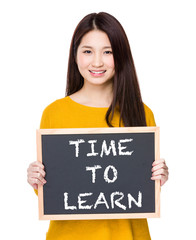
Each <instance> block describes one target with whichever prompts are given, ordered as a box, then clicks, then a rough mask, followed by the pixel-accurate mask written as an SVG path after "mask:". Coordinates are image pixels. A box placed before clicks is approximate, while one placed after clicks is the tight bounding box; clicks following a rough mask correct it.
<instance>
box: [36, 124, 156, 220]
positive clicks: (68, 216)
mask: <svg viewBox="0 0 196 240" xmlns="http://www.w3.org/2000/svg"><path fill="white" fill-rule="evenodd" d="M105 133H106V134H108V133H109V134H110V133H111V134H112V133H154V150H155V153H154V156H155V159H154V160H155V161H156V160H158V159H160V128H159V127H121V128H71V129H38V130H37V160H38V161H39V162H42V136H43V135H61V134H105ZM38 205H39V219H40V220H87V219H131V218H158V217H160V181H159V180H156V181H155V211H154V212H149V213H148V212H147V213H146V212H145V213H112V214H111V213H107V214H52V215H48V214H47V215H46V214H44V197H43V186H39V187H38Z"/></svg>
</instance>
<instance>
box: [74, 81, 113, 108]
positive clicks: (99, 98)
mask: <svg viewBox="0 0 196 240" xmlns="http://www.w3.org/2000/svg"><path fill="white" fill-rule="evenodd" d="M112 85H113V84H112V82H111V83H108V84H106V85H104V86H97V85H96V86H95V85H90V84H84V85H83V87H82V88H81V89H80V90H79V91H78V92H76V93H74V94H72V95H71V98H72V99H73V100H75V101H76V102H78V103H80V104H83V105H86V106H90V107H109V106H110V104H111V102H112V99H113V91H112V87H113V86H112Z"/></svg>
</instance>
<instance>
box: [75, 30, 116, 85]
mask: <svg viewBox="0 0 196 240" xmlns="http://www.w3.org/2000/svg"><path fill="white" fill-rule="evenodd" d="M76 62H77V65H78V69H79V71H80V74H81V75H82V76H83V78H84V83H88V84H91V85H104V84H106V83H110V82H112V78H113V76H114V73H115V69H114V58H113V54H112V48H111V44H110V41H109V38H108V36H107V34H106V33H105V32H103V31H100V30H92V31H90V32H88V33H87V34H85V35H84V36H83V38H82V40H81V43H80V45H79V46H78V49H77V57H76Z"/></svg>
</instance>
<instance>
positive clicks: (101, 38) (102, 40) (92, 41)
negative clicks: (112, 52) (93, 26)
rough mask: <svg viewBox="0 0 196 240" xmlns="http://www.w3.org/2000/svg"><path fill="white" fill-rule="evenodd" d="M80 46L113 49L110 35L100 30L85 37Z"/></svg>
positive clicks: (93, 31)
mask: <svg viewBox="0 0 196 240" xmlns="http://www.w3.org/2000/svg"><path fill="white" fill-rule="evenodd" d="M79 46H80V47H82V46H91V47H105V46H108V47H111V43H110V40H109V38H108V35H107V34H106V33H105V32H103V31H100V30H92V31H90V32H88V33H86V34H85V35H84V36H83V38H82V40H81V43H80V45H79Z"/></svg>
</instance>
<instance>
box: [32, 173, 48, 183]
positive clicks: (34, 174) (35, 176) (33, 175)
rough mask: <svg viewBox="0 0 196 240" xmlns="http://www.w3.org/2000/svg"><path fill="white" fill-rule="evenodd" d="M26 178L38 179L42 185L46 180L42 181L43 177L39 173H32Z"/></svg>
mask: <svg viewBox="0 0 196 240" xmlns="http://www.w3.org/2000/svg"><path fill="white" fill-rule="evenodd" d="M28 178H37V179H39V180H40V181H41V182H42V183H46V180H45V179H44V177H43V175H42V174H41V173H37V172H32V173H29V174H28Z"/></svg>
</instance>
